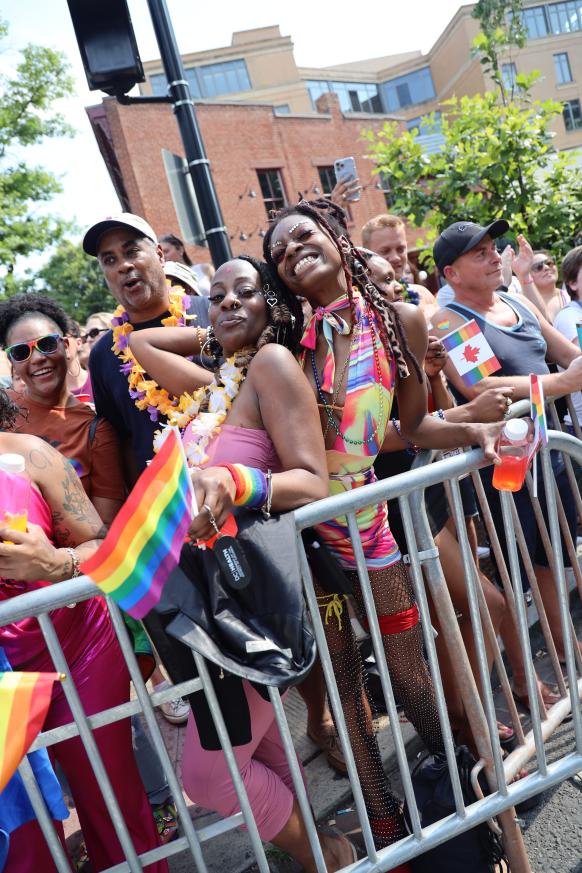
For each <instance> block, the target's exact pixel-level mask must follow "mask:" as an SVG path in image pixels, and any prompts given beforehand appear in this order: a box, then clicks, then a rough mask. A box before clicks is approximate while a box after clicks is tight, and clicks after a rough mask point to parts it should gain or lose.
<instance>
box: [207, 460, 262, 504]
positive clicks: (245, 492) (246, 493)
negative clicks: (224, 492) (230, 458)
mask: <svg viewBox="0 0 582 873" xmlns="http://www.w3.org/2000/svg"><path fill="white" fill-rule="evenodd" d="M215 466H217V467H224V468H225V469H226V470H228V472H229V473H230V475H231V476H232V478H233V481H234V484H235V488H236V491H235V495H234V505H235V506H249V507H250V508H251V509H260V508H261V507H262V506H264V505H265V503H266V502H267V494H268V488H267V477H266V476H265V474H264V473H263V471H262V470H259V469H257V468H256V467H247V466H245V465H244V464H216V465H215Z"/></svg>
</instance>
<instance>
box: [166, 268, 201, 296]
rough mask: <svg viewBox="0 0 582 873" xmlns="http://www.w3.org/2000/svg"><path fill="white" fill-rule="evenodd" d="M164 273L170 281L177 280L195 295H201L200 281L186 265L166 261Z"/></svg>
mask: <svg viewBox="0 0 582 873" xmlns="http://www.w3.org/2000/svg"><path fill="white" fill-rule="evenodd" d="M164 273H165V274H166V276H167V277H168V279H177V280H178V282H181V283H182V284H183V285H186V286H187V287H188V288H189V289H190V291H193V292H194V294H198V295H200V289H199V287H198V279H197V278H196V276H195V275H194V273H193V272H192V270H190V268H189V267H187V266H186V264H180V263H178V261H166V262H165V263H164Z"/></svg>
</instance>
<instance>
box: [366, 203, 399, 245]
mask: <svg viewBox="0 0 582 873" xmlns="http://www.w3.org/2000/svg"><path fill="white" fill-rule="evenodd" d="M405 226H406V225H405V224H404V222H403V221H402V219H401V218H400V217H399V216H398V215H390V214H387V213H385V212H383V213H382V214H381V215H376V216H375V218H371V219H370V220H369V221H367V222H366V223H365V225H364V226H363V228H362V245H363V246H364V248H370V240H371V239H372V234H373V233H374V231H375V230H381V229H382V228H384V227H405Z"/></svg>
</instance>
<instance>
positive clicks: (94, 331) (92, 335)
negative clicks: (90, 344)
mask: <svg viewBox="0 0 582 873" xmlns="http://www.w3.org/2000/svg"><path fill="white" fill-rule="evenodd" d="M106 330H109V328H108V327H92V328H91V330H88V331H87V333H84V334H83V336H82V337H81V339H82V340H83V342H84V343H86V342H87V340H90V339H97V337H98V336H99V334H100V333H105V331H106Z"/></svg>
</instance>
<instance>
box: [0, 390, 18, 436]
mask: <svg viewBox="0 0 582 873" xmlns="http://www.w3.org/2000/svg"><path fill="white" fill-rule="evenodd" d="M19 415H20V409H19V407H18V406H17V405H16V403H15V402H14V400H12V399H11V398H10V397H9V396H8V394H7V393H6V391H5V390H4V388H0V431H2V430H13V429H14V426H15V424H16V419H17V418H18V416H19Z"/></svg>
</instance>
